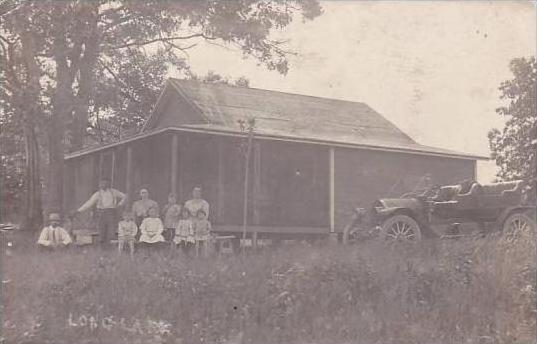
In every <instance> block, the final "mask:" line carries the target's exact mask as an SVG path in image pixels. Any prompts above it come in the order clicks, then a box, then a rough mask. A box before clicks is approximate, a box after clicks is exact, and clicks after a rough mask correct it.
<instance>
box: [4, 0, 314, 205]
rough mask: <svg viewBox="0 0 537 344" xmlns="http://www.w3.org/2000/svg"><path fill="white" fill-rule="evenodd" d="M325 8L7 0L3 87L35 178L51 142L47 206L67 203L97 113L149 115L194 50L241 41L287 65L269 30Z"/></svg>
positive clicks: (272, 62) (241, 0) (279, 1)
mask: <svg viewBox="0 0 537 344" xmlns="http://www.w3.org/2000/svg"><path fill="white" fill-rule="evenodd" d="M320 13H321V9H320V6H319V4H318V1H317V0H293V1H291V0H289V1H287V0H273V1H264V0H238V1H171V0H168V1H165V0H158V1H157V0H152V1H150V0H145V1H133V0H95V1H79V0H69V1H67V0H66V1H59V0H42V1H22V0H19V1H17V0H11V1H4V2H2V4H0V15H1V16H2V17H1V19H2V20H0V33H1V37H2V39H1V44H0V54H1V56H0V58H1V59H2V61H3V65H4V66H3V68H2V71H1V72H0V80H1V82H2V84H3V85H5V89H4V92H2V93H0V96H2V97H3V100H4V103H9V104H10V106H12V107H13V113H14V114H15V115H17V116H18V117H19V118H22V119H24V120H23V121H22V123H24V127H25V128H26V127H27V130H26V129H25V130H24V137H25V141H26V146H27V164H28V168H27V172H28V175H29V176H31V178H32V180H34V179H35V180H39V179H40V176H39V172H40V171H39V170H38V169H36V168H35V166H39V159H40V157H39V149H37V150H35V149H34V148H35V147H39V145H44V146H45V147H46V157H45V158H46V159H47V162H48V164H47V166H48V171H47V183H46V186H47V188H46V194H47V208H48V209H49V210H52V209H61V207H62V196H63V190H62V184H63V183H62V181H63V159H64V153H65V152H66V151H72V150H76V149H79V148H81V147H82V146H83V145H84V139H85V137H86V136H87V135H88V128H90V129H91V128H92V127H94V126H98V125H99V118H108V119H110V118H113V117H116V118H117V120H118V121H119V123H122V122H129V123H130V122H132V121H134V122H136V121H142V120H143V117H144V116H145V114H147V113H148V112H149V111H148V109H149V107H150V106H151V105H152V104H154V102H155V100H156V98H155V94H156V89H157V88H159V86H160V85H162V84H163V82H162V81H163V78H164V77H165V76H166V75H167V73H168V72H169V70H171V69H172V68H173V69H174V70H175V71H178V72H180V73H183V74H184V75H189V68H188V67H189V66H188V59H187V56H188V50H190V49H193V48H194V47H196V46H197V45H198V44H200V43H201V42H203V41H209V42H212V43H215V44H222V45H228V46H233V47H236V48H238V49H240V50H241V51H242V52H243V53H244V55H246V56H248V57H252V58H255V59H257V60H258V61H259V62H260V63H262V64H264V65H265V66H266V67H267V68H268V69H270V70H275V71H277V72H279V73H284V74H285V73H286V72H287V70H288V68H289V66H288V60H287V56H288V54H289V51H287V50H286V49H285V42H283V41H277V40H274V39H272V38H271V34H270V33H271V31H272V30H274V29H281V28H283V27H285V26H287V25H288V24H289V23H291V21H292V20H293V19H294V18H295V16H296V15H297V14H301V15H302V18H303V19H304V20H306V19H313V18H315V17H316V16H318V15H319V14H320ZM6 57H7V58H6ZM122 113H123V114H124V113H128V114H129V116H121V115H119V114H122ZM90 132H91V130H90ZM32 154H34V155H35V157H33V156H32ZM36 162H37V164H35V163H36ZM34 196H35V195H34Z"/></svg>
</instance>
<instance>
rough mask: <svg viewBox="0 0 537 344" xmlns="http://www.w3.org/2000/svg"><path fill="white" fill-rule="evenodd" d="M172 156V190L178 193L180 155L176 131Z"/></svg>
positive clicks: (173, 138) (173, 137)
mask: <svg viewBox="0 0 537 344" xmlns="http://www.w3.org/2000/svg"><path fill="white" fill-rule="evenodd" d="M171 154H172V156H171V180H170V184H171V190H172V192H173V193H177V165H178V164H177V161H178V159H177V158H178V157H179V137H178V136H177V134H176V133H174V134H173V136H172V153H171Z"/></svg>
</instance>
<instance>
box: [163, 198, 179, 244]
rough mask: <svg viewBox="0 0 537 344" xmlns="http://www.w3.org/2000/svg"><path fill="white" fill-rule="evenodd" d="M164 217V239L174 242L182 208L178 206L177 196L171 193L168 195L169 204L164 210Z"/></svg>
mask: <svg viewBox="0 0 537 344" xmlns="http://www.w3.org/2000/svg"><path fill="white" fill-rule="evenodd" d="M162 217H163V219H164V239H166V241H172V240H173V238H174V232H175V228H176V227H177V222H179V218H180V217H181V206H180V205H179V204H177V196H175V194H173V193H171V194H169V195H168V204H166V205H165V206H164V209H163V210H162Z"/></svg>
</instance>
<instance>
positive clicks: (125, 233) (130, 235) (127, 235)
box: [117, 211, 138, 258]
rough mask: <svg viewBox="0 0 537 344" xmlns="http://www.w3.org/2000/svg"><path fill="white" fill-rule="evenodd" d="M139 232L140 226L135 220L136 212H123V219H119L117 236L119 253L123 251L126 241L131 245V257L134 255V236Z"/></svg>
mask: <svg viewBox="0 0 537 344" xmlns="http://www.w3.org/2000/svg"><path fill="white" fill-rule="evenodd" d="M137 233H138V226H136V222H134V214H133V213H132V212H131V211H124V212H123V220H121V221H119V224H118V228H117V238H118V243H119V246H118V250H119V253H120V254H121V252H122V251H123V247H124V246H125V243H127V244H128V245H129V252H130V256H131V258H132V257H133V255H134V238H135V237H136V234H137Z"/></svg>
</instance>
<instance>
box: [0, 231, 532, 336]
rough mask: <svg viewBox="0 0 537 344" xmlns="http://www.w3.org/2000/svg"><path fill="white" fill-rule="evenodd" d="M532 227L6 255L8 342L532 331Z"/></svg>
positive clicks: (527, 333) (515, 333)
mask: <svg viewBox="0 0 537 344" xmlns="http://www.w3.org/2000/svg"><path fill="white" fill-rule="evenodd" d="M536 258H537V257H536V247H535V240H534V238H528V240H519V241H518V242H517V243H516V244H507V243H505V242H503V241H501V240H498V239H495V238H488V239H483V240H480V241H476V240H466V241H465V240H457V241H432V242H423V243H422V244H420V245H419V246H410V247H396V248H395V249H387V248H385V247H384V246H379V245H376V244H367V245H361V246H354V247H341V246H335V247H334V246H322V247H320V246H319V247H313V246H303V245H290V246H284V247H281V248H279V249H274V250H267V251H262V252H258V253H255V254H250V255H248V256H247V257H242V256H223V257H219V258H212V259H189V258H187V257H184V256H182V255H181V254H179V253H177V254H174V255H172V256H170V255H169V254H168V253H155V254H152V255H150V256H149V257H148V258H144V257H143V255H137V256H136V257H135V259H134V260H133V261H131V260H130V259H128V258H127V256H124V257H120V258H118V257H117V254H116V252H115V251H114V250H110V251H102V250H99V249H76V250H71V251H70V252H67V253H49V254H42V253H37V252H33V251H32V250H30V249H28V250H23V251H22V252H17V251H15V252H13V254H12V255H11V256H7V257H6V256H5V257H4V259H3V280H4V281H3V285H2V287H3V291H2V297H3V300H2V306H3V309H2V314H3V319H2V321H3V331H2V332H3V336H4V338H5V339H6V341H7V342H8V343H185V344H186V343H366V344H369V343H384V344H390V343H479V344H481V343H533V342H535V339H536V336H537V334H536V327H537V324H536V321H535V319H536V316H537V313H536V312H537V309H536V308H537V307H536V304H535V300H536V290H537V286H536V280H535V277H536V269H537V259H536Z"/></svg>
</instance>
